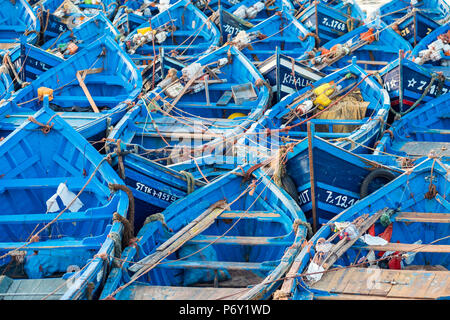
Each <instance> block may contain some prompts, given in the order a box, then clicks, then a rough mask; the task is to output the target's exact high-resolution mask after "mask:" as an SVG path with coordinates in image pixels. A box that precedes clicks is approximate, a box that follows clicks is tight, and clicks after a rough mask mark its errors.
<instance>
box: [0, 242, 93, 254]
mask: <svg viewBox="0 0 450 320" xmlns="http://www.w3.org/2000/svg"><path fill="white" fill-rule="evenodd" d="M100 247H101V243H97V242H91V241H86V240H65V241H64V242H61V241H59V242H56V241H47V242H32V243H28V244H27V242H0V250H16V249H17V250H20V251H33V250H52V249H56V248H57V249H66V250H67V249H86V250H99V249H100Z"/></svg>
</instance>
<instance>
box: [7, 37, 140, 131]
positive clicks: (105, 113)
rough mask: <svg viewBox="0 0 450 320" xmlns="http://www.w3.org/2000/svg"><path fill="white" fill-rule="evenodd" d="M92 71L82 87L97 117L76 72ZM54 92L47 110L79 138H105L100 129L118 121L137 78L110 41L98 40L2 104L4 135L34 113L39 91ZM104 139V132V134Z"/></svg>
mask: <svg viewBox="0 0 450 320" xmlns="http://www.w3.org/2000/svg"><path fill="white" fill-rule="evenodd" d="M87 69H90V70H93V71H94V73H92V74H88V75H86V77H85V79H84V83H85V85H86V87H87V88H88V91H89V94H90V95H91V97H92V99H93V100H94V101H95V104H96V106H97V107H98V108H99V111H100V112H94V110H93V109H92V107H91V104H90V102H89V100H88V98H87V96H86V94H85V93H84V91H83V90H82V88H81V87H80V84H79V82H78V80H77V78H76V73H77V72H78V71H81V70H87ZM40 87H49V88H51V89H53V99H52V100H51V102H50V106H51V107H52V108H53V109H54V110H55V111H57V112H62V117H63V118H64V119H65V120H66V121H68V122H69V124H70V125H71V126H73V127H74V128H76V129H77V130H78V131H80V132H81V133H82V134H83V136H84V137H86V138H89V139H92V138H99V136H98V135H100V138H99V139H98V140H100V139H101V138H102V137H104V136H105V130H106V129H108V127H109V126H110V125H113V124H115V123H116V122H117V121H119V120H120V119H121V117H122V116H123V114H124V113H125V112H126V111H127V109H129V108H130V106H131V104H132V102H133V100H134V99H135V98H136V97H137V95H138V94H139V93H140V91H141V88H142V78H141V75H140V73H139V72H138V70H137V68H136V66H135V65H134V64H133V62H132V61H131V59H130V58H129V57H128V56H127V55H126V54H125V52H123V51H122V50H121V49H120V47H119V46H118V45H117V43H116V42H115V41H114V40H113V39H111V38H110V37H109V36H107V35H105V36H104V37H102V38H100V39H98V40H97V41H95V42H93V43H91V44H90V45H89V46H87V47H86V48H85V49H84V50H82V51H80V52H79V53H77V54H75V55H74V56H72V57H71V58H69V59H67V60H66V61H64V62H61V63H60V64H58V65H57V66H55V67H53V68H52V69H51V70H49V71H48V72H45V73H43V74H42V75H41V76H40V77H38V78H37V79H36V80H35V81H33V82H32V83H31V84H30V85H28V86H27V87H25V88H24V89H22V90H20V91H19V92H17V93H16V94H14V95H13V96H11V98H10V99H9V100H8V101H6V102H4V103H3V104H2V106H1V108H0V114H1V115H0V117H1V120H0V123H1V129H0V130H1V133H2V135H3V136H6V135H8V133H9V132H11V131H12V130H14V129H15V128H17V127H18V126H19V125H20V124H21V123H22V122H23V121H24V120H25V119H26V118H27V117H28V116H29V115H32V114H33V113H34V112H36V111H37V110H39V109H40V108H41V107H42V103H41V102H40V101H39V99H38V88H40ZM106 134H107V133H106Z"/></svg>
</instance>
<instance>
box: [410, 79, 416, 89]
mask: <svg viewBox="0 0 450 320" xmlns="http://www.w3.org/2000/svg"><path fill="white" fill-rule="evenodd" d="M416 83H417V81H416V80H414V78H412V79H411V80H408V88H409V87H414V86H415V85H416Z"/></svg>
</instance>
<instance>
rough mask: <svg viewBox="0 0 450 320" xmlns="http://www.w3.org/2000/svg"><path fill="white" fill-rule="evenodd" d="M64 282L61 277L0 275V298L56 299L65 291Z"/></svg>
mask: <svg viewBox="0 0 450 320" xmlns="http://www.w3.org/2000/svg"><path fill="white" fill-rule="evenodd" d="M65 282H66V280H65V279H62V278H47V279H12V278H10V277H8V276H0V300H29V299H33V300H34V299H36V300H38V299H43V298H46V300H56V299H59V298H60V297H61V296H62V295H63V294H64V292H65V291H66V289H67V287H66V286H65V285H64V283H65ZM49 294H51V295H50V296H48V295H49ZM47 296H48V297H47Z"/></svg>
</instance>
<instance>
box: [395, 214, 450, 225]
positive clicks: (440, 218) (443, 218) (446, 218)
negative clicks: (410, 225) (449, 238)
mask: <svg viewBox="0 0 450 320" xmlns="http://www.w3.org/2000/svg"><path fill="white" fill-rule="evenodd" d="M395 221H397V222H423V223H426V222H428V223H450V213H427V212H400V213H398V214H397V215H396V216H395Z"/></svg>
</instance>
